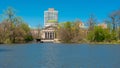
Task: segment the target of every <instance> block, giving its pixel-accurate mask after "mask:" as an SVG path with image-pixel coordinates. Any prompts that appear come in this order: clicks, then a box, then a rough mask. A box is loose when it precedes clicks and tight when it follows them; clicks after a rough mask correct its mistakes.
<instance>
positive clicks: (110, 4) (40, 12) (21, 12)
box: [0, 0, 120, 27]
mask: <svg viewBox="0 0 120 68" xmlns="http://www.w3.org/2000/svg"><path fill="white" fill-rule="evenodd" d="M9 6H10V7H13V8H15V9H16V11H17V15H18V16H21V17H23V19H24V20H25V21H26V22H27V23H28V24H30V25H31V26H32V27H35V26H37V25H38V24H41V25H43V24H44V10H47V9H48V8H55V9H56V10H58V11H59V22H65V21H74V20H75V19H80V20H81V21H83V22H84V23H85V22H86V21H87V20H88V18H89V15H90V14H94V15H95V16H96V17H97V19H98V20H99V21H100V22H102V21H103V20H104V19H106V18H107V17H108V14H109V13H110V12H112V11H115V10H118V9H120V0H0V14H2V13H3V10H5V9H6V8H7V7H9Z"/></svg>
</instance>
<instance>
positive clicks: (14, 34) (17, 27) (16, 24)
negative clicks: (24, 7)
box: [0, 7, 32, 43]
mask: <svg viewBox="0 0 120 68" xmlns="http://www.w3.org/2000/svg"><path fill="white" fill-rule="evenodd" d="M15 14H16V12H15V11H14V9H13V8H11V7H9V8H8V9H7V10H6V11H5V14H4V17H5V19H4V20H3V21H2V23H1V24H0V30H1V33H0V35H1V36H0V37H1V39H3V40H1V39H0V43H16V42H21V41H22V42H25V41H26V40H27V41H28V38H29V39H30V37H31V38H32V35H31V34H30V28H29V26H28V24H26V23H25V22H24V21H23V20H22V18H21V17H19V16H16V15H15ZM2 37H3V38H2ZM29 41H31V40H29Z"/></svg>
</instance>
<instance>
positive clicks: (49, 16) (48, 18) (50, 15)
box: [44, 8, 58, 27]
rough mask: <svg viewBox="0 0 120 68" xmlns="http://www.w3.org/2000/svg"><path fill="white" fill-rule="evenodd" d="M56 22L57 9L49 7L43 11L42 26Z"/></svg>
mask: <svg viewBox="0 0 120 68" xmlns="http://www.w3.org/2000/svg"><path fill="white" fill-rule="evenodd" d="M57 22H58V11H57V10H55V9H54V8H49V9H48V10H47V11H44V26H45V27H47V26H51V25H52V26H54V25H57V24H56V23H57Z"/></svg>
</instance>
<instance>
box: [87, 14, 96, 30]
mask: <svg viewBox="0 0 120 68" xmlns="http://www.w3.org/2000/svg"><path fill="white" fill-rule="evenodd" d="M96 23H97V21H96V18H95V16H94V15H93V14H91V15H90V18H89V19H88V24H89V31H91V30H93V29H94V26H95V24H96Z"/></svg>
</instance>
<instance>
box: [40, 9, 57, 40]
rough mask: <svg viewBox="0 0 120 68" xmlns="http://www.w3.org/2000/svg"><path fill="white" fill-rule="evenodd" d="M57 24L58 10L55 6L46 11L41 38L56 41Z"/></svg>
mask: <svg viewBox="0 0 120 68" xmlns="http://www.w3.org/2000/svg"><path fill="white" fill-rule="evenodd" d="M57 25H58V11H56V10H54V8H49V9H48V11H44V28H43V29H42V31H41V38H42V40H43V41H44V42H51V41H54V39H55V38H56V33H55V30H56V29H57Z"/></svg>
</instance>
